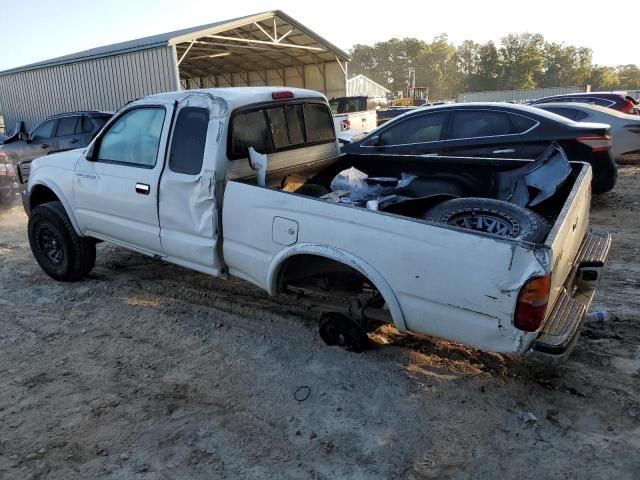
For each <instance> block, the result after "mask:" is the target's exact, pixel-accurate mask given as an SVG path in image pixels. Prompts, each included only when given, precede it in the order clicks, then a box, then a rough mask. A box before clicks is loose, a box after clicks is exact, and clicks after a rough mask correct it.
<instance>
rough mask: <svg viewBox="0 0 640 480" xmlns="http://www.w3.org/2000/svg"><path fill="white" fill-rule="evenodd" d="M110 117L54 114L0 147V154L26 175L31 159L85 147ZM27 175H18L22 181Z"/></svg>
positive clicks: (81, 113) (75, 113) (84, 113)
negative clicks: (28, 131)
mask: <svg viewBox="0 0 640 480" xmlns="http://www.w3.org/2000/svg"><path fill="white" fill-rule="evenodd" d="M110 118H111V114H110V113H105V112H73V113H64V114H60V115H54V116H53V117H49V118H47V119H46V120H44V121H43V122H42V123H40V124H39V125H38V126H36V127H35V128H34V129H33V130H32V131H31V133H29V134H26V133H20V135H17V136H14V137H11V139H9V140H8V142H7V141H5V143H3V144H2V145H1V146H0V152H2V153H3V154H4V157H5V158H6V159H7V160H8V161H9V162H11V163H13V165H15V166H18V165H20V172H23V173H24V172H28V170H29V163H31V161H32V160H34V159H36V158H38V157H42V156H44V155H49V154H50V153H55V152H62V151H64V150H73V149H75V148H83V147H86V146H87V145H88V144H89V142H91V139H92V138H93V136H94V135H95V134H96V132H98V131H99V130H100V129H101V128H102V127H103V126H104V124H105V123H106V122H107V120H109V119H110ZM26 175H27V174H25V175H21V176H23V178H21V181H22V182H25V181H26Z"/></svg>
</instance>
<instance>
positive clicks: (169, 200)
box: [159, 92, 227, 275]
mask: <svg viewBox="0 0 640 480" xmlns="http://www.w3.org/2000/svg"><path fill="white" fill-rule="evenodd" d="M226 116H227V104H226V102H224V101H223V100H221V99H219V98H217V97H214V96H212V95H210V94H206V93H203V92H194V93H193V94H191V95H189V96H188V97H186V98H185V99H184V100H182V101H181V102H180V103H179V104H178V105H177V109H176V113H175V120H174V124H173V130H172V132H171V135H170V139H169V150H168V157H167V163H166V166H165V169H164V171H163V173H162V178H161V179H160V203H159V218H160V241H161V243H162V250H163V252H164V254H165V255H166V256H167V257H168V258H170V259H171V261H173V262H175V263H178V264H180V265H184V266H187V267H189V268H193V269H195V270H200V271H204V272H207V273H211V274H214V275H215V274H218V273H219V272H220V270H221V268H222V265H221V262H220V257H219V256H218V252H217V246H218V234H219V228H218V203H217V201H216V179H217V180H218V181H219V183H220V185H222V183H221V182H222V181H223V180H224V173H223V172H222V171H220V172H216V160H217V158H218V157H219V156H224V152H226V138H224V137H223V129H224V125H225V124H226V123H225V121H224V120H225V117H226ZM220 188H222V186H221V187H220Z"/></svg>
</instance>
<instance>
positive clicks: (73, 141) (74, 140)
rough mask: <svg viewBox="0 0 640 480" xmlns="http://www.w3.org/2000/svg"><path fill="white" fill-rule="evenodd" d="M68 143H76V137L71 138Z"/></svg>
mask: <svg viewBox="0 0 640 480" xmlns="http://www.w3.org/2000/svg"><path fill="white" fill-rule="evenodd" d="M69 143H78V139H77V138H74V139H73V140H71V141H70V142H69Z"/></svg>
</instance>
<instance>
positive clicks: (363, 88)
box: [347, 75, 391, 98]
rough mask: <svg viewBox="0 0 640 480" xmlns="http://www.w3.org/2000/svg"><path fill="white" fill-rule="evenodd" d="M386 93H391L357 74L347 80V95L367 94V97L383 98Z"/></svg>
mask: <svg viewBox="0 0 640 480" xmlns="http://www.w3.org/2000/svg"><path fill="white" fill-rule="evenodd" d="M388 93H391V92H390V91H389V90H387V89H386V88H384V87H382V86H380V85H378V84H376V83H375V82H372V81H371V80H369V79H368V78H366V77H363V76H360V75H359V76H357V77H353V78H350V79H349V80H347V96H348V97H353V96H361V95H362V96H367V97H382V98H385V97H386V96H387V94H388Z"/></svg>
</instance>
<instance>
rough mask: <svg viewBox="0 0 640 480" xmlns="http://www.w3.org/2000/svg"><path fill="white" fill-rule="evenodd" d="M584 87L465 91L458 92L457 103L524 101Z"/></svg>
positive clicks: (577, 90) (564, 93)
mask: <svg viewBox="0 0 640 480" xmlns="http://www.w3.org/2000/svg"><path fill="white" fill-rule="evenodd" d="M585 90H586V89H585V88H584V87H550V88H536V89H533V90H500V91H496V92H466V93H460V94H458V97H457V101H458V103H463V102H513V103H526V102H530V101H531V100H535V99H537V98H542V97H551V96H553V95H566V94H567V93H579V92H584V91H585Z"/></svg>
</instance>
